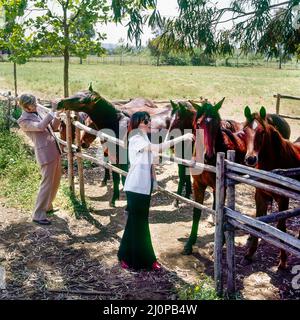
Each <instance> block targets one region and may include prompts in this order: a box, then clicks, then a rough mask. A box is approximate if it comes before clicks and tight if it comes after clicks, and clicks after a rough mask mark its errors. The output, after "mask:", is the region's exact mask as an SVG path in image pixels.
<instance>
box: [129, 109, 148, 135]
mask: <svg viewBox="0 0 300 320" xmlns="http://www.w3.org/2000/svg"><path fill="white" fill-rule="evenodd" d="M149 119H150V114H149V113H148V112H146V111H138V112H135V113H134V114H133V115H132V116H131V117H130V122H129V127H128V135H129V133H130V132H131V131H132V130H134V129H137V128H138V127H139V125H140V123H141V122H143V121H145V120H149Z"/></svg>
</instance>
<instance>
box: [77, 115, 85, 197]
mask: <svg viewBox="0 0 300 320" xmlns="http://www.w3.org/2000/svg"><path fill="white" fill-rule="evenodd" d="M76 117H77V121H79V113H78V112H76ZM75 130H76V131H75V137H76V146H77V152H81V143H80V129H79V128H77V127H76V129H75ZM76 159H77V168H78V178H79V192H80V199H81V202H82V203H85V193H84V174H83V160H82V159H81V158H80V157H76Z"/></svg>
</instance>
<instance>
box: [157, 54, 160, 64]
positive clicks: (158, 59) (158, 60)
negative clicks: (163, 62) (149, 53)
mask: <svg viewBox="0 0 300 320" xmlns="http://www.w3.org/2000/svg"><path fill="white" fill-rule="evenodd" d="M159 62H160V54H159V55H158V56H157V60H156V66H157V67H159Z"/></svg>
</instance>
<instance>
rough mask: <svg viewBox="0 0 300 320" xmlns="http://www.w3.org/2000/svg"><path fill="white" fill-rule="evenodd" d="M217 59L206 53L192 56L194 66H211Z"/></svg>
mask: <svg viewBox="0 0 300 320" xmlns="http://www.w3.org/2000/svg"><path fill="white" fill-rule="evenodd" d="M215 63H216V60H215V59H214V58H212V57H209V56H208V55H206V54H204V53H200V54H195V55H193V56H192V57H191V64H192V65H193V66H209V65H212V64H215Z"/></svg>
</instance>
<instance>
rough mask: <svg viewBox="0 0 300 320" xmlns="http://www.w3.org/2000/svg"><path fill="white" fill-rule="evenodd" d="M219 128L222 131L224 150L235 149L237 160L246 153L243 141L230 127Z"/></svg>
mask: <svg viewBox="0 0 300 320" xmlns="http://www.w3.org/2000/svg"><path fill="white" fill-rule="evenodd" d="M220 130H221V132H222V138H223V147H224V150H225V151H227V150H236V151H237V161H239V158H240V157H242V156H243V155H245V153H246V146H245V143H244V141H243V140H242V139H241V138H240V137H239V136H238V135H237V134H235V133H234V132H232V131H231V130H230V129H227V128H220ZM241 160H242V159H241Z"/></svg>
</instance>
